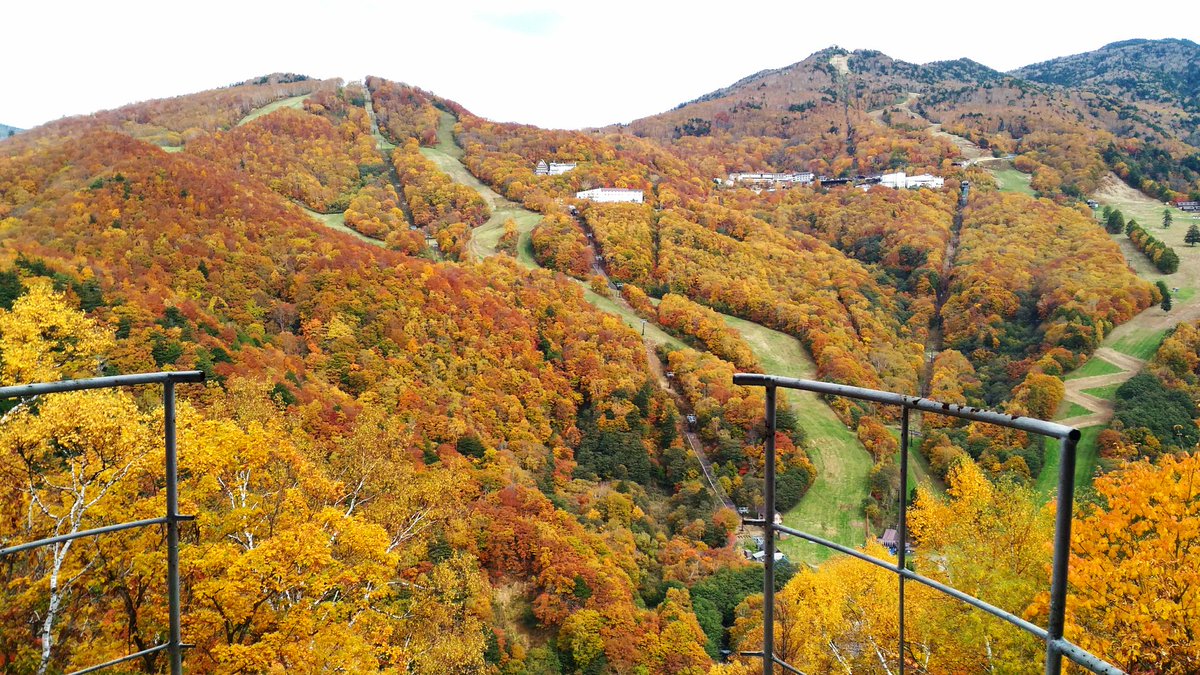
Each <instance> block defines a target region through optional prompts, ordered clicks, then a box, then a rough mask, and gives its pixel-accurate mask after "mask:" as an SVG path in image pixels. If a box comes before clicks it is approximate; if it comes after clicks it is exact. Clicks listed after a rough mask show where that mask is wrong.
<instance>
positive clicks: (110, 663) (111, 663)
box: [71, 644, 170, 675]
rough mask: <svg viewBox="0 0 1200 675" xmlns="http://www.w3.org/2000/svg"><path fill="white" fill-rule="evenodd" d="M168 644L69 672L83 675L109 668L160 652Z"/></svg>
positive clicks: (73, 674) (72, 674) (74, 674)
mask: <svg viewBox="0 0 1200 675" xmlns="http://www.w3.org/2000/svg"><path fill="white" fill-rule="evenodd" d="M169 646H170V645H166V644H161V645H158V646H157V647H151V648H149V649H143V650H142V651H140V652H138V653H136V654H130V655H128V656H122V657H121V658H119V659H113V660H112V661H105V662H104V663H101V664H100V665H98V666H91V667H90V668H84V669H83V670H77V671H75V672H73V673H71V675H83V674H84V673H94V672H96V671H97V670H103V669H105V668H110V667H112V666H115V665H117V664H118V663H125V662H126V661H132V660H134V659H140V658H142V657H143V656H146V655H148V654H153V653H155V652H161V651H163V650H165V649H166V648H167V647H169Z"/></svg>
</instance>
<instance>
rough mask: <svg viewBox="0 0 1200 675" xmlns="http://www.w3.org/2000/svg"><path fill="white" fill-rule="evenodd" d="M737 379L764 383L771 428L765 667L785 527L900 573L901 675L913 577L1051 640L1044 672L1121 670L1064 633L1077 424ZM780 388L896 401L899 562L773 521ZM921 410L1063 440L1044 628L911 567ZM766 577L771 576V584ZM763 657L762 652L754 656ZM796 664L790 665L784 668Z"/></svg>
mask: <svg viewBox="0 0 1200 675" xmlns="http://www.w3.org/2000/svg"><path fill="white" fill-rule="evenodd" d="M733 383H734V384H737V385H741V386H760V387H764V388H765V389H766V393H767V396H766V406H767V410H766V427H767V442H766V448H767V453H766V454H767V466H766V471H764V480H765V485H764V487H763V494H764V495H765V498H766V501H767V503H768V504H767V508H768V511H767V514H766V516H765V517H764V518H763V519H762V521H761V523H762V525H763V527H764V529H765V530H766V537H765V541H766V546H765V548H766V551H765V553H766V556H767V557H766V560H764V561H763V562H764V565H765V566H764V573H763V596H764V597H763V652H762V657H763V673H764V675H767V674H768V673H771V672H772V665H771V664H773V663H774V664H779V665H781V666H784V664H783V662H782V661H780V660H779V659H778V657H777V656H775V654H774V642H775V631H774V626H775V624H774V563H775V533H776V532H783V533H786V534H790V535H792V536H795V537H799V538H801V539H804V540H805V541H809V542H812V543H814V544H817V545H820V546H824V547H826V548H829V549H833V550H835V551H839V552H841V553H845V554H846V555H849V556H852V557H855V558H858V559H859V560H863V561H865V562H868V563H871V564H873V565H876V566H878V567H882V568H884V569H887V570H889V571H891V572H893V573H895V574H896V575H897V576H898V577H899V579H898V583H899V621H898V627H899V644H898V649H899V653H898V658H899V668H898V669H899V673H900V675H903V673H904V671H905V663H904V653H905V649H906V647H905V633H904V631H905V622H904V613H905V612H904V610H905V604H904V603H905V581H906V580H912V581H916V582H919V583H921V584H924V585H925V586H928V587H929V588H932V589H934V590H936V591H938V592H940V593H943V594H945V595H948V596H950V597H952V598H954V599H956V600H960V601H962V602H964V603H966V604H967V605H970V606H972V607H975V608H976V609H980V610H982V611H984V612H987V613H988V614H991V615H992V616H995V617H997V618H999V619H1002V620H1004V621H1007V622H1008V623H1010V624H1012V625H1013V626H1016V627H1017V628H1019V629H1021V630H1023V631H1025V632H1027V633H1029V634H1030V635H1033V636H1034V637H1037V638H1039V639H1041V640H1043V641H1044V642H1045V644H1046V649H1045V652H1046V653H1045V672H1046V675H1060V673H1061V672H1062V659H1063V657H1064V656H1065V657H1067V658H1069V659H1071V660H1072V661H1074V662H1075V663H1077V664H1079V665H1081V666H1083V667H1085V668H1088V669H1089V670H1091V671H1093V672H1097V673H1105V674H1106V675H1107V674H1110V673H1120V672H1121V670H1120V669H1119V668H1117V667H1116V666H1113V665H1112V664H1110V663H1107V662H1105V661H1104V660H1102V659H1100V658H1098V657H1096V656H1095V655H1093V654H1090V653H1088V652H1087V651H1085V650H1083V649H1081V648H1080V647H1078V646H1076V645H1074V644H1072V643H1071V642H1069V641H1068V640H1066V639H1064V638H1063V627H1064V624H1065V615H1066V598H1067V575H1068V571H1069V562H1070V556H1071V517H1072V509H1073V506H1074V492H1075V452H1076V446H1077V444H1078V442H1079V436H1080V434H1079V430H1078V429H1073V428H1071V427H1068V426H1065V425H1062V424H1058V423H1056V422H1047V421H1045V420H1039V419H1036V418H1032V417H1024V416H1021V415H1007V414H1004V413H999V412H995V411H991V410H982V409H979V408H974V407H971V406H964V405H956V404H950V403H939V402H937V401H933V400H930V399H926V398H920V397H915V396H905V395H903V394H896V393H892V392H885V391H878V390H875V389H864V388H862V387H851V386H847V385H842V384H832V383H829V382H818V381H815V380H800V379H795V378H790V377H778V376H775V375H763V374H760V373H737V374H735V375H734V376H733ZM778 387H784V388H787V389H799V390H802V391H810V392H813V393H817V394H824V395H827V396H843V397H846V398H852V399H857V400H862V401H871V402H873V403H879V404H883V405H895V406H899V407H900V408H901V416H900V437H901V440H900V498H899V507H900V515H899V525H898V527H899V532H898V535H897V536H898V541H897V546H898V550H897V555H896V558H897V561H898V562H897V564H893V563H890V562H888V561H885V560H880V559H878V558H875V557H872V556H869V555H867V554H865V553H863V552H861V551H858V550H855V549H852V548H850V547H848V546H843V545H841V544H838V543H836V542H832V541H828V540H825V539H822V538H821V537H817V536H814V535H811V534H808V533H806V532H801V531H799V530H796V529H793V528H790V527H785V526H783V525H776V524H775V513H774V505H775V485H774V482H775V463H774V461H775V428H776V423H775V405H776V390H777V388H778ZM913 410H919V411H921V412H922V413H931V414H935V415H946V416H948V417H957V418H959V419H965V420H970V421H975V422H983V423H985V424H994V425H997V426H1002V427H1007V428H1010V429H1016V430H1018V431H1024V432H1028V433H1032V434H1036V435H1039V436H1046V437H1050V438H1056V439H1058V441H1059V466H1058V468H1059V473H1058V505H1057V510H1056V513H1055V527H1054V561H1053V564H1052V574H1051V587H1050V612H1049V614H1050V616H1049V620H1048V627H1047V628H1041V627H1040V626H1037V625H1035V624H1033V623H1031V622H1029V621H1026V620H1024V619H1022V618H1020V617H1018V616H1016V615H1014V614H1012V613H1011V612H1007V611H1005V610H1002V609H1000V608H999V607H995V606H993V605H991V604H989V603H986V602H984V601H982V600H980V599H978V598H976V597H974V596H971V595H968V594H966V593H963V592H962V591H959V590H958V589H955V588H952V587H950V586H947V585H945V584H942V583H940V582H937V581H934V580H933V579H929V578H927V577H924V576H921V575H920V574H917V573H915V572H911V571H909V570H908V569H906V567H907V556H908V549H907V546H908V514H907V511H908V461H909V458H908V453H909V445H910V440H909V423H910V417H911V411H913ZM768 580H770V581H769V582H768ZM756 655H757V654H756ZM784 667H787V668H790V666H784Z"/></svg>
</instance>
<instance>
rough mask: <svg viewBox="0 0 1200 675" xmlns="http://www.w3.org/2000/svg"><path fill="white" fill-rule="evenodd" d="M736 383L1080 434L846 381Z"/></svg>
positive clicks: (753, 377) (769, 378) (772, 378)
mask: <svg viewBox="0 0 1200 675" xmlns="http://www.w3.org/2000/svg"><path fill="white" fill-rule="evenodd" d="M733 383H734V384H739V385H742V386H747V387H755V386H757V387H772V386H774V387H783V388H785V389H800V390H803V391H811V392H814V393H817V394H827V395H829V396H844V397H846V398H853V399H858V400H862V401H874V402H875V403H884V404H888V405H898V406H902V407H905V408H912V409H914V410H920V411H922V412H931V413H935V414H939V415H948V416H950V417H959V418H962V419H967V420H973V421H976V422H986V423H988V424H996V425H999V426H1002V427H1008V428H1010V429H1017V430H1019V431H1028V432H1030V433H1034V434H1039V435H1041V436H1050V437H1052V438H1060V439H1061V438H1067V437H1071V438H1075V439H1078V438H1079V430H1078V429H1073V428H1071V427H1068V426H1066V425H1063V424H1058V423H1056V422H1047V421H1045V420H1039V419H1036V418H1033V417H1022V416H1020V415H1005V414H1004V413H998V412H995V411H992V410H984V409H982V408H973V407H970V406H964V405H958V404H955V403H940V402H938V401H934V400H932V399H928V398H918V397H916V396H905V395H903V394H894V393H891V392H886V391H876V390H874V389H863V388H862V387H851V386H848V385H844V384H832V383H829V382H818V381H816V380H799V379H796V378H792V377H779V376H778V375H762V374H759V373H735V374H734V376H733Z"/></svg>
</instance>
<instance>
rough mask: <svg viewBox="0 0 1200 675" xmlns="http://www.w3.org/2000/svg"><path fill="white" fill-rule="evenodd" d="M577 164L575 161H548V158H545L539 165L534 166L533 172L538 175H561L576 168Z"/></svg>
mask: <svg viewBox="0 0 1200 675" xmlns="http://www.w3.org/2000/svg"><path fill="white" fill-rule="evenodd" d="M575 166H576V164H575V162H561V163H560V162H549V163H547V162H546V160H544V159H543V160H542V161H540V162H538V163H537V167H535V168H534V170H533V173H535V174H537V175H538V176H561V175H562V174H564V173H566V172H568V171H570V170H572V169H574V168H575Z"/></svg>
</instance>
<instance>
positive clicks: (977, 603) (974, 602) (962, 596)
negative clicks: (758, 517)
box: [770, 525, 1046, 641]
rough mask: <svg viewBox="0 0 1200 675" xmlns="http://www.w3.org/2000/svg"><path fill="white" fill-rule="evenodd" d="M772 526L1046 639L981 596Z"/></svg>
mask: <svg viewBox="0 0 1200 675" xmlns="http://www.w3.org/2000/svg"><path fill="white" fill-rule="evenodd" d="M770 528H771V529H772V530H775V531H777V532H786V533H788V534H790V535H792V536H795V537H800V538H801V539H804V540H806V541H810V542H812V543H814V544H820V545H821V546H824V547H826V548H832V549H834V550H835V551H841V552H842V553H845V554H846V555H849V556H853V557H855V558H858V559H859V560H862V561H864V562H869V563H871V564H872V565H875V566H877V567H882V568H884V569H886V570H890V571H892V572H894V573H895V574H898V575H900V576H903V577H904V578H905V579H912V580H913V581H916V582H919V583H922V584H925V585H926V586H929V587H930V588H932V589H934V590H936V591H940V592H942V593H944V594H946V595H949V596H950V597H952V598H955V599H958V600H961V601H963V602H965V603H967V604H968V605H971V606H972V607H974V608H976V609H981V610H983V611H985V612H987V613H988V614H991V615H992V616H994V617H996V618H999V619H1004V620H1005V621H1007V622H1009V623H1011V624H1012V625H1014V626H1016V627H1017V628H1020V629H1021V630H1023V631H1025V632H1027V633H1030V634H1032V635H1035V636H1037V637H1038V638H1039V639H1041V640H1043V641H1044V640H1045V639H1046V629H1044V628H1041V627H1039V626H1037V625H1035V624H1032V623H1029V622H1028V621H1026V620H1024V619H1022V618H1021V617H1019V616H1017V615H1015V614H1013V613H1011V612H1006V611H1004V610H1002V609H1000V608H999V607H996V606H994V605H990V604H988V603H986V602H984V601H982V600H980V599H979V598H976V597H974V596H971V595H967V594H966V593H963V592H962V591H960V590H957V589H954V588H951V587H949V586H947V585H945V584H941V583H938V582H936V581H934V580H933V579H929V578H927V577H923V576H921V575H920V574H917V573H916V572H910V571H909V570H906V569H903V568H901V567H899V566H898V565H893V564H892V563H889V562H888V561H886V560H880V559H879V558H875V557H872V556H869V555H867V554H866V553H863V552H862V551H856V550H854V549H852V548H849V547H847V546H842V545H841V544H838V543H836V542H832V541H828V540H826V539H822V538H820V537H817V536H814V535H811V534H809V533H807V532H801V531H800V530H794V529H792V528H790V527H785V526H783V525H771V526H770Z"/></svg>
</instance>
